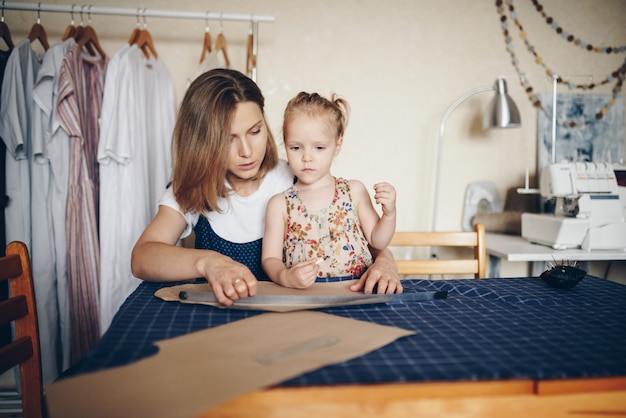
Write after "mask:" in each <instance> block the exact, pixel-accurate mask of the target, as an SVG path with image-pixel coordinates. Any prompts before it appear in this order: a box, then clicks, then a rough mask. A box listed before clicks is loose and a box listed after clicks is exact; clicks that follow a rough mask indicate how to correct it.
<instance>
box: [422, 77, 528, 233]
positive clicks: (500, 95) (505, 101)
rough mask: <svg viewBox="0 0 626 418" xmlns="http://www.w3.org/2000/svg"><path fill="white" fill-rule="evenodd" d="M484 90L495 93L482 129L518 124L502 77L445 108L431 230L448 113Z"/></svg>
mask: <svg viewBox="0 0 626 418" xmlns="http://www.w3.org/2000/svg"><path fill="white" fill-rule="evenodd" d="M486 91H495V92H496V95H495V97H494V98H493V99H491V102H490V103H489V106H488V108H487V112H486V113H485V114H484V117H483V128H484V129H492V128H517V127H519V126H520V115H519V110H517V106H516V105H515V102H513V99H511V97H510V96H509V95H508V94H507V88H506V81H505V80H504V78H502V77H499V78H498V79H497V80H496V82H495V83H494V85H492V86H485V87H477V88H475V89H472V90H470V91H468V92H467V93H465V94H464V95H462V96H461V97H459V98H458V99H457V100H456V101H455V102H454V103H452V105H450V107H449V108H448V109H447V110H446V113H444V114H443V117H442V118H441V125H440V126H439V141H438V143H437V171H436V174H435V196H434V203H433V218H432V226H431V231H435V230H436V226H437V210H438V209H437V205H438V201H439V179H440V176H441V157H442V155H441V154H442V146H443V138H444V134H445V130H446V122H447V121H448V117H449V116H450V114H451V113H452V112H453V111H454V109H456V108H457V107H458V106H459V105H460V104H461V103H463V102H464V101H466V100H467V99H469V98H470V97H472V96H474V95H475V94H478V93H483V92H486Z"/></svg>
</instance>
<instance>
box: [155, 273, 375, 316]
mask: <svg viewBox="0 0 626 418" xmlns="http://www.w3.org/2000/svg"><path fill="white" fill-rule="evenodd" d="M357 281H358V280H344V281H340V282H329V283H313V285H311V286H310V287H308V288H307V289H290V288H287V287H283V286H280V285H278V284H276V283H274V282H266V281H262V282H258V291H257V295H276V296H331V297H335V296H336V297H339V296H346V297H358V296H359V295H360V296H365V295H364V294H363V293H358V292H353V291H351V290H350V286H351V285H353V284H355V283H357ZM181 291H187V292H212V289H211V285H210V284H208V283H199V284H198V283H193V284H192V283H188V284H181V285H177V286H170V287H164V288H162V289H159V290H158V291H156V292H155V294H154V295H155V296H156V297H159V298H161V299H163V300H165V301H175V302H183V303H199V304H205V305H210V306H215V307H220V308H223V306H222V305H221V304H219V303H214V302H192V301H184V300H181V299H180V298H179V293H180V292H181ZM367 296H375V295H367ZM380 297H381V298H382V297H384V295H380ZM246 300H247V299H246V298H244V299H240V300H238V301H237V302H236V306H234V307H233V308H235V309H253V310H262V311H271V312H291V311H297V310H303V309H316V308H324V307H329V306H339V305H346V304H349V303H336V302H335V301H333V300H332V299H330V300H328V301H326V302H324V303H320V302H316V303H311V302H309V303H303V304H301V305H293V304H290V305H281V304H280V303H270V304H267V305H260V304H256V303H255V304H248V303H247V302H246ZM358 303H380V301H378V302H377V301H376V300H372V301H370V302H364V301H361V302H358Z"/></svg>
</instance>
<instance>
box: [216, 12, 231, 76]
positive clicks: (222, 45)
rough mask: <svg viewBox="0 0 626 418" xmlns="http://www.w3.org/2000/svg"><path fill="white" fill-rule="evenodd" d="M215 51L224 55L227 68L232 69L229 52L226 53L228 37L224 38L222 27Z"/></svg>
mask: <svg viewBox="0 0 626 418" xmlns="http://www.w3.org/2000/svg"><path fill="white" fill-rule="evenodd" d="M220 25H221V21H220ZM215 50H216V51H218V52H219V51H222V54H224V61H225V62H226V68H230V60H229V59H228V52H227V51H226V37H225V36H224V33H223V32H222V28H221V27H220V33H218V34H217V39H216V40H215Z"/></svg>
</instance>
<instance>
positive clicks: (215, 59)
mask: <svg viewBox="0 0 626 418" xmlns="http://www.w3.org/2000/svg"><path fill="white" fill-rule="evenodd" d="M214 68H226V63H225V62H224V59H223V58H222V59H220V57H219V54H218V51H211V52H209V53H208V54H206V56H205V57H204V59H203V60H202V62H201V63H200V65H198V68H196V70H195V71H194V72H193V74H192V75H191V76H190V77H189V78H188V79H187V87H189V85H190V84H191V83H192V82H193V80H195V79H196V78H198V76H200V75H201V74H204V73H206V72H207V71H209V70H212V69H214Z"/></svg>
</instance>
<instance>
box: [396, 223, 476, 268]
mask: <svg viewBox="0 0 626 418" xmlns="http://www.w3.org/2000/svg"><path fill="white" fill-rule="evenodd" d="M389 246H390V247H472V248H473V249H474V258H471V259H470V258H467V259H454V260H448V259H445V260H442V259H429V260H396V263H397V264H398V274H400V275H407V274H411V275H424V274H473V275H474V277H476V278H483V277H485V275H486V270H487V251H486V249H485V227H484V226H483V225H482V224H476V225H475V226H474V231H463V232H396V233H395V234H394V236H393V239H392V240H391V243H390V244H389Z"/></svg>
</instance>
